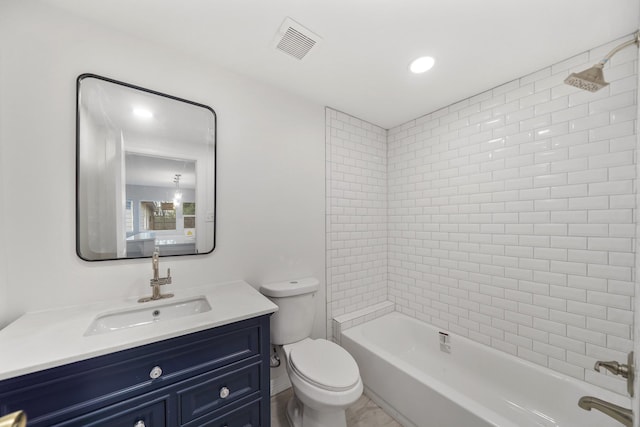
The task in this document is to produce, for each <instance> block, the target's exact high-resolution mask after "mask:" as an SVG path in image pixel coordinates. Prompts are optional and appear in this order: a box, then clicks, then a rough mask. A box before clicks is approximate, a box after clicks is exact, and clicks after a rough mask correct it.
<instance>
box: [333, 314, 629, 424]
mask: <svg viewBox="0 0 640 427" xmlns="http://www.w3.org/2000/svg"><path fill="white" fill-rule="evenodd" d="M439 331H440V330H439V329H437V328H434V327H432V326H430V325H427V324H425V323H423V322H420V321H418V320H415V319H412V318H410V317H408V316H405V315H403V314H400V313H390V314H387V315H385V316H383V317H380V318H378V319H375V320H372V321H370V322H367V323H364V324H362V325H359V326H356V327H353V328H351V329H348V330H346V331H344V332H343V333H342V337H341V344H342V346H344V347H345V348H346V349H347V350H348V351H349V352H350V353H351V354H352V355H353V357H354V358H355V359H356V361H357V362H358V366H359V367H360V375H361V376H362V379H363V381H364V384H365V390H366V393H367V394H368V395H369V396H370V397H371V398H372V399H373V400H374V401H376V402H378V404H380V405H381V406H383V408H385V409H387V410H389V411H390V412H391V415H395V416H396V417H397V418H398V419H399V421H401V422H402V423H403V424H405V425H407V426H418V427H489V426H500V427H534V426H535V427H551V426H559V427H620V426H621V425H622V424H620V423H618V422H617V421H615V420H613V419H612V418H610V417H607V416H606V415H604V414H602V413H601V412H599V411H597V410H592V411H585V410H583V409H581V408H580V407H578V399H579V398H580V397H581V396H584V395H591V396H595V397H598V398H601V399H604V400H608V401H610V402H612V403H615V404H617V405H621V406H623V407H625V408H630V407H631V402H630V399H629V398H626V397H624V396H620V395H618V394H615V393H612V392H609V391H607V390H604V389H601V388H598V387H595V386H592V385H589V384H587V383H585V382H582V381H578V380H576V379H574V378H571V377H568V376H565V375H562V374H559V373H556V372H554V371H552V370H550V369H547V368H543V367H541V366H538V365H535V364H533V363H529V362H527V361H525V360H521V359H518V358H516V357H513V356H511V355H509V354H506V353H503V352H501V351H497V350H494V349H492V348H490V347H487V346H484V345H481V344H478V343H476V342H474V341H471V340H469V339H466V338H464V337H459V336H455V335H453V336H450V341H451V353H450V354H447V353H445V352H442V351H440V342H439V335H438V333H439Z"/></svg>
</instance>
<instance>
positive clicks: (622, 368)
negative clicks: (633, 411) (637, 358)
mask: <svg viewBox="0 0 640 427" xmlns="http://www.w3.org/2000/svg"><path fill="white" fill-rule="evenodd" d="M600 367H603V368H605V369H606V370H607V371H609V372H611V373H612V374H614V375H620V376H621V377H622V378H626V379H627V392H628V393H629V396H631V397H633V380H634V376H635V366H634V361H633V351H632V352H630V353H629V354H628V355H627V364H626V365H625V364H624V363H618V362H616V361H615V360H611V361H608V362H605V361H603V360H598V361H597V362H596V364H595V365H594V366H593V369H595V370H596V371H597V372H600Z"/></svg>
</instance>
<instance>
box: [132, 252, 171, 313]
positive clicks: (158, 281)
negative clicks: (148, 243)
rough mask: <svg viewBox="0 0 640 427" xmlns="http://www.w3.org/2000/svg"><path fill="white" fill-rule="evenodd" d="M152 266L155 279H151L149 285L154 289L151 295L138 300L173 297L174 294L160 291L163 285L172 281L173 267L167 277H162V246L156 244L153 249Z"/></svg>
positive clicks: (145, 300) (168, 271)
mask: <svg viewBox="0 0 640 427" xmlns="http://www.w3.org/2000/svg"><path fill="white" fill-rule="evenodd" d="M151 268H152V269H153V279H151V280H149V286H151V288H152V289H153V291H152V292H151V296H150V297H144V298H140V299H139V300H138V302H148V301H155V300H158V299H163V298H171V297H172V296H173V294H162V293H160V286H161V285H168V284H170V283H171V269H170V268H168V269H167V277H160V273H159V270H160V248H159V247H157V246H156V249H155V250H154V251H153V257H152V258H151Z"/></svg>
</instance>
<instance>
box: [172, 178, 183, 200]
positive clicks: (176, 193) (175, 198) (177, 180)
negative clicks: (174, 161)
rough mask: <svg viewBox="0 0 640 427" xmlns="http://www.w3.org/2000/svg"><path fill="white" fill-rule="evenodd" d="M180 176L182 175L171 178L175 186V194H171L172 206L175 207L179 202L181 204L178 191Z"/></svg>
mask: <svg viewBox="0 0 640 427" xmlns="http://www.w3.org/2000/svg"><path fill="white" fill-rule="evenodd" d="M181 176H182V174H179V173H177V174H176V175H175V176H174V178H173V182H174V183H175V184H176V192H175V193H173V205H174V206H175V207H178V206H180V202H182V191H180V177H181Z"/></svg>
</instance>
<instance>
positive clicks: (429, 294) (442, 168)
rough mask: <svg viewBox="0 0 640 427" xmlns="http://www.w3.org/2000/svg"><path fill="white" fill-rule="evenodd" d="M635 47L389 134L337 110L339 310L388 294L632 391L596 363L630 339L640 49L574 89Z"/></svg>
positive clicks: (498, 344)
mask: <svg viewBox="0 0 640 427" xmlns="http://www.w3.org/2000/svg"><path fill="white" fill-rule="evenodd" d="M622 41H626V39H624V40H617V41H614V42H612V43H610V44H608V45H606V46H602V47H599V48H596V49H593V50H592V51H589V52H586V53H583V54H581V55H578V56H576V57H573V58H570V59H568V60H566V61H563V62H561V63H558V64H555V65H552V66H550V67H548V68H545V69H543V70H540V71H538V72H535V73H533V74H531V75H528V76H525V77H523V78H521V79H518V80H515V81H512V82H509V83H506V84H504V85H502V86H499V87H496V88H494V89H492V90H490V91H487V92H484V93H481V94H479V95H476V96H474V97H472V98H469V99H466V100H463V101H461V102H458V103H456V104H454V105H451V106H449V107H447V108H444V109H441V110H438V111H436V112H433V113H431V114H429V115H426V116H424V117H420V118H418V119H416V120H413V121H411V122H409V123H406V124H404V125H402V126H399V127H397V128H394V129H391V130H389V131H388V132H387V131H385V130H384V129H381V128H379V127H377V126H374V125H371V124H369V123H367V122H364V121H361V120H358V119H356V118H353V117H350V116H348V115H346V114H343V113H340V112H337V111H334V110H331V109H327V298H328V300H327V313H328V320H329V321H331V319H332V318H333V317H336V316H340V315H343V314H345V313H351V312H353V311H356V310H359V309H362V308H364V307H368V306H372V305H374V304H376V303H379V302H381V301H384V300H385V299H388V300H390V301H392V302H394V303H395V304H396V309H397V310H399V311H402V312H404V313H407V314H409V315H411V316H414V317H416V318H420V319H423V320H425V321H427V322H429V323H432V324H434V325H437V326H439V327H441V328H443V329H447V330H449V331H451V332H453V333H454V334H460V335H464V336H467V337H469V338H471V339H473V340H476V341H479V342H482V343H484V344H487V345H489V346H492V347H494V348H496V349H499V350H502V351H506V352H508V353H511V354H514V355H516V356H518V357H521V358H524V359H527V360H529V361H532V362H534V363H537V364H540V365H543V366H547V367H549V368H551V369H554V370H556V371H560V372H563V373H566V374H568V375H570V376H573V377H576V378H579V379H584V380H586V381H589V382H592V383H595V384H598V385H601V386H604V387H606V388H609V389H612V390H614V391H617V392H620V393H622V394H625V389H624V383H623V382H622V380H620V379H618V378H616V377H613V376H611V375H608V374H603V373H596V372H595V371H593V364H594V362H595V361H596V360H599V359H606V360H618V361H624V360H626V353H627V352H628V351H631V350H632V345H633V342H632V330H633V326H632V325H633V301H632V299H633V293H634V282H633V281H634V279H635V277H634V276H635V272H634V254H633V247H634V239H635V226H634V222H637V220H636V209H635V206H636V205H635V194H636V172H635V166H634V156H635V150H636V135H635V120H636V117H637V111H636V85H637V84H636V82H637V50H636V49H633V48H628V49H626V50H623V51H621V52H620V53H618V54H617V55H616V56H615V57H614V58H613V59H612V60H611V62H610V63H609V64H607V66H606V67H605V75H606V79H607V80H608V81H609V82H610V83H611V84H610V86H608V87H606V88H604V89H602V90H600V91H599V92H596V93H589V92H584V91H580V90H578V89H575V88H572V87H570V86H567V85H564V84H563V80H564V78H565V77H566V76H567V75H568V74H569V73H570V72H575V71H581V70H583V69H585V68H587V67H589V66H591V65H593V64H594V63H596V62H597V61H599V60H600V59H601V58H602V57H603V56H604V55H605V54H606V53H607V52H608V51H609V50H610V49H611V48H613V47H615V46H616V45H617V44H619V43H620V42H622ZM427 95H428V94H427ZM387 263H388V264H387ZM328 331H331V324H329V325H328Z"/></svg>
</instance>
